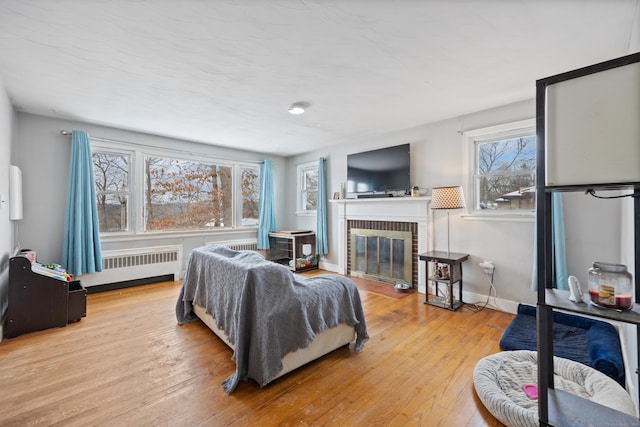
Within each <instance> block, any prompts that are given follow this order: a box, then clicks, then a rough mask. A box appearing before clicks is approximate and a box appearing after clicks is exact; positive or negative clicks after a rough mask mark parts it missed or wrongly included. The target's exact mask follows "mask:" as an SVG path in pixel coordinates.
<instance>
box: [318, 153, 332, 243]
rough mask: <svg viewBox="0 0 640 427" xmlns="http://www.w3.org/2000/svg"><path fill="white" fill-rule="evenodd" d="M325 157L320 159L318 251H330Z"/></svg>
mask: <svg viewBox="0 0 640 427" xmlns="http://www.w3.org/2000/svg"><path fill="white" fill-rule="evenodd" d="M325 169H326V168H325V160H324V157H320V160H319V161H318V201H317V203H318V206H317V210H316V253H317V254H318V255H324V254H326V253H327V252H329V240H328V239H327V172H326V170H325Z"/></svg>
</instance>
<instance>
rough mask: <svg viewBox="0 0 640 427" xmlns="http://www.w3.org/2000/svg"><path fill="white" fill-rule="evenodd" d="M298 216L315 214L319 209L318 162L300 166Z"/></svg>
mask: <svg viewBox="0 0 640 427" xmlns="http://www.w3.org/2000/svg"><path fill="white" fill-rule="evenodd" d="M297 170H298V214H303V215H304V214H309V215H311V214H315V213H316V210H317V209H318V162H310V163H304V164H301V165H298V168H297Z"/></svg>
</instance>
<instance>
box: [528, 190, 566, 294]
mask: <svg viewBox="0 0 640 427" xmlns="http://www.w3.org/2000/svg"><path fill="white" fill-rule="evenodd" d="M534 229H535V230H536V232H535V234H534V240H533V243H534V244H533V260H534V262H533V279H532V282H531V289H532V290H534V291H536V290H538V257H537V254H538V237H537V236H538V233H537V227H535V228H534ZM551 260H552V266H551V267H552V280H553V284H552V287H554V288H556V289H563V290H568V289H569V284H568V283H567V279H568V277H569V275H568V273H567V248H566V243H565V236H564V209H563V206H562V194H561V193H559V192H554V193H552V194H551Z"/></svg>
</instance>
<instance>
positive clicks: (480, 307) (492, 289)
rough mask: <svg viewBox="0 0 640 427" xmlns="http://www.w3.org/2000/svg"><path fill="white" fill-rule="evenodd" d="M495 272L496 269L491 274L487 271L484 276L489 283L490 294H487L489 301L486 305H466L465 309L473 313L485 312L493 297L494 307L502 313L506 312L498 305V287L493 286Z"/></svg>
mask: <svg viewBox="0 0 640 427" xmlns="http://www.w3.org/2000/svg"><path fill="white" fill-rule="evenodd" d="M495 271H496V270H495V268H494V269H493V270H491V274H489V273H487V272H486V271H485V272H484V276H485V277H486V278H487V280H488V281H489V293H488V294H487V300H486V301H484V303H482V302H470V303H465V307H466V308H467V309H468V310H471V311H473V312H475V313H477V312H480V311H482V310H484V309H485V308H486V307H487V306H488V305H489V301H490V300H491V297H492V296H493V305H494V307H496V308H497V309H498V310H500V311H504V310H502V308H500V306H499V305H498V301H497V299H496V298H497V297H498V291H497V290H496V287H495V286H494V285H493V275H494V273H495Z"/></svg>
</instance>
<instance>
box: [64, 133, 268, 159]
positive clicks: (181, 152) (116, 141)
mask: <svg viewBox="0 0 640 427" xmlns="http://www.w3.org/2000/svg"><path fill="white" fill-rule="evenodd" d="M60 135H64V136H71V131H70V130H66V129H62V130H61V131H60ZM89 139H95V140H96V141H102V142H115V143H118V144H128V145H137V146H140V147H146V148H152V149H155V150H165V151H169V152H173V153H177V154H189V155H191V156H202V155H205V156H209V157H213V158H215V159H219V160H228V161H232V162H243V163H258V164H259V163H262V162H263V160H238V159H234V158H230V157H220V156H212V155H211V154H206V153H194V152H193V151H185V150H178V149H176V148H165V147H158V146H157V145H150V144H142V143H139V142H130V141H122V140H118V139H110V138H101V137H99V136H90V137H89ZM205 145H206V144H205Z"/></svg>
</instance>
